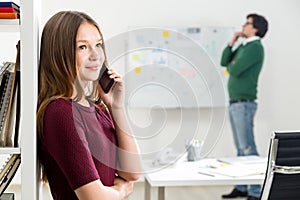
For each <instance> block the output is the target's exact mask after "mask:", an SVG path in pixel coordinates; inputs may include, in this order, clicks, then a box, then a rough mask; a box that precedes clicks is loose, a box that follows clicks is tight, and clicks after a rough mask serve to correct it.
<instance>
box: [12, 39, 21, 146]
mask: <svg viewBox="0 0 300 200" xmlns="http://www.w3.org/2000/svg"><path fill="white" fill-rule="evenodd" d="M20 49H21V47H20V40H19V41H18V44H17V56H16V63H15V68H16V85H17V87H18V88H17V92H16V95H17V97H16V111H15V113H16V114H15V116H16V118H15V126H14V128H15V130H14V137H13V138H14V141H13V144H14V147H18V146H19V127H20V116H21V92H20V91H21V80H20V79H21V72H20Z"/></svg>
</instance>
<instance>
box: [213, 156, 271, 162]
mask: <svg viewBox="0 0 300 200" xmlns="http://www.w3.org/2000/svg"><path fill="white" fill-rule="evenodd" d="M217 160H218V161H219V162H223V163H227V164H255V163H267V158H264V157H260V156H236V157H223V158H218V159H217Z"/></svg>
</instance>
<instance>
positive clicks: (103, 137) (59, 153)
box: [39, 99, 117, 200]
mask: <svg viewBox="0 0 300 200" xmlns="http://www.w3.org/2000/svg"><path fill="white" fill-rule="evenodd" d="M43 130H44V133H43V138H42V141H40V142H39V154H40V159H41V161H42V163H43V165H44V167H45V171H46V174H47V178H48V181H49V186H50V190H51V193H52V196H53V198H54V199H55V200H60V199H63V200H66V199H68V200H73V199H78V198H77V197H76V194H75V192H74V190H75V189H76V188H78V187H80V186H83V185H85V184H87V183H89V182H91V181H94V180H97V179H100V181H101V182H102V183H103V185H106V186H112V185H113V183H114V178H115V167H116V156H117V155H116V143H117V142H116V135H115V128H114V125H113V122H112V119H111V117H110V115H109V113H108V112H107V111H106V110H101V109H98V108H96V107H94V106H91V107H84V106H82V105H80V104H78V103H75V102H72V101H68V100H65V99H57V100H55V101H53V102H51V103H50V104H49V105H48V106H47V108H46V111H45V115H44V127H43Z"/></svg>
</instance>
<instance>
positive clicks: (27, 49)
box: [0, 0, 41, 200]
mask: <svg viewBox="0 0 300 200" xmlns="http://www.w3.org/2000/svg"><path fill="white" fill-rule="evenodd" d="M19 5H20V8H21V17H20V19H12V20H10V19H9V20H0V32H4V33H5V32H19V33H20V40H21V55H20V68H21V119H20V129H19V135H20V147H19V148H9V147H7V148H6V147H5V148H0V154H14V153H19V154H21V158H22V164H21V165H22V166H21V168H19V170H21V183H25V184H21V199H31V200H38V199H40V198H39V186H40V181H39V180H40V177H39V175H38V174H39V170H38V167H37V152H36V151H37V149H36V121H35V120H36V102H37V68H38V54H39V51H38V50H39V38H40V36H39V21H38V19H39V18H40V13H39V12H40V7H41V6H40V1H39V0H20V3H19ZM13 45H15V44H13Z"/></svg>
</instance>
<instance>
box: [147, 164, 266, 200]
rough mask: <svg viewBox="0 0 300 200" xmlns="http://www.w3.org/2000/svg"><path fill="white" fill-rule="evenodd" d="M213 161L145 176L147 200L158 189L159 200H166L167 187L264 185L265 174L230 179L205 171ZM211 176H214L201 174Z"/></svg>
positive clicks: (171, 168) (176, 166) (173, 167)
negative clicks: (205, 166) (206, 166)
mask: <svg viewBox="0 0 300 200" xmlns="http://www.w3.org/2000/svg"><path fill="white" fill-rule="evenodd" d="M210 161H211V159H203V160H201V161H197V162H183V163H179V164H176V165H174V166H170V167H168V168H165V169H162V170H159V171H157V172H153V173H149V174H146V175H145V200H151V190H152V189H158V200H164V199H165V187H180V186H213V185H214V186H216V185H236V184H247V185H248V184H262V183H263V180H264V178H265V176H264V174H260V175H251V176H243V177H235V178H233V177H230V176H224V175H218V174H215V173H211V172H210V171H209V169H208V168H206V169H204V168H202V167H199V166H203V163H206V162H208V163H209V162H210ZM199 172H203V173H207V174H211V175H212V176H209V175H205V174H200V173H199Z"/></svg>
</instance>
